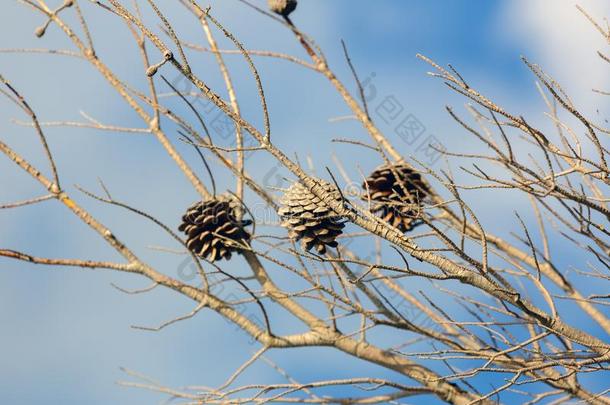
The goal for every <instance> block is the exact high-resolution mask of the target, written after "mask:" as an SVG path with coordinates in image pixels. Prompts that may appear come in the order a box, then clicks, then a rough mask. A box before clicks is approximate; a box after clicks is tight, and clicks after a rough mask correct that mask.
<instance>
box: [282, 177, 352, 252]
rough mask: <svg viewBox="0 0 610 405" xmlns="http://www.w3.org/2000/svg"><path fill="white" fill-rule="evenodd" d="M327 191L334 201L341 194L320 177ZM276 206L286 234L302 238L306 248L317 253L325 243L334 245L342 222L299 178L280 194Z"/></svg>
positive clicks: (338, 198)
mask: <svg viewBox="0 0 610 405" xmlns="http://www.w3.org/2000/svg"><path fill="white" fill-rule="evenodd" d="M319 182H320V185H321V186H322V187H323V188H324V189H325V191H326V192H328V193H331V194H332V195H333V198H335V199H336V200H337V202H341V195H340V194H339V192H338V191H337V190H336V189H335V187H333V186H331V185H330V184H329V183H327V182H325V181H322V180H319ZM281 203H282V207H281V208H280V209H279V211H278V212H279V214H280V217H281V218H282V226H284V227H286V228H288V236H290V237H291V238H293V239H295V240H297V241H298V240H300V241H301V246H302V247H303V249H305V250H311V248H313V247H315V248H316V251H317V252H318V253H319V254H324V253H326V246H330V247H337V241H336V240H335V239H336V238H337V236H338V235H340V234H341V233H342V229H343V227H344V226H345V225H344V224H343V222H339V220H340V218H341V217H339V216H338V215H336V214H335V213H334V212H333V210H332V209H331V208H330V207H329V206H328V205H327V204H326V203H325V202H324V201H322V200H321V199H320V198H318V197H316V196H315V195H314V194H312V193H311V192H310V191H309V190H308V189H307V187H305V186H304V185H302V184H301V183H299V182H296V183H294V184H292V186H290V188H289V189H288V190H287V191H286V193H285V194H284V197H283V198H282V201H281Z"/></svg>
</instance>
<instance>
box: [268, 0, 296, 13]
mask: <svg viewBox="0 0 610 405" xmlns="http://www.w3.org/2000/svg"><path fill="white" fill-rule="evenodd" d="M267 4H268V5H269V9H270V10H271V11H273V12H274V13H277V14H279V15H282V16H284V17H288V15H289V14H290V13H292V12H293V11H294V10H295V9H296V8H297V0H267Z"/></svg>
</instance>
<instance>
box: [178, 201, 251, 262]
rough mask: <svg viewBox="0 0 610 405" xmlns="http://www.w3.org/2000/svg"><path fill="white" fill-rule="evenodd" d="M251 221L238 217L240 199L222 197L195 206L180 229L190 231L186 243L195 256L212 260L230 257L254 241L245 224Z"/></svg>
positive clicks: (183, 220) (200, 202)
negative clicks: (251, 239) (251, 240)
mask: <svg viewBox="0 0 610 405" xmlns="http://www.w3.org/2000/svg"><path fill="white" fill-rule="evenodd" d="M250 224H252V221H249V220H238V219H237V202H236V201H235V200H234V199H233V198H232V197H230V196H219V197H216V198H212V199H209V200H206V201H198V202H196V203H194V204H193V205H191V206H190V207H189V208H188V209H187V211H186V213H185V214H184V215H183V216H182V224H181V225H180V227H178V229H179V230H180V231H181V232H184V233H185V234H186V246H187V247H188V249H189V250H190V251H192V252H193V253H194V254H195V255H197V256H199V257H201V258H205V259H207V260H209V261H211V262H215V261H217V260H221V259H227V260H229V259H230V258H231V254H232V253H234V252H238V253H239V252H240V251H241V247H240V246H243V245H244V244H248V242H249V241H250V234H249V233H248V231H246V229H244V227H245V226H247V225H250Z"/></svg>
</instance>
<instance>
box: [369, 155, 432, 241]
mask: <svg viewBox="0 0 610 405" xmlns="http://www.w3.org/2000/svg"><path fill="white" fill-rule="evenodd" d="M394 173H396V174H397V175H398V179H397V178H396V176H395V175H394ZM367 186H368V192H369V193H370V198H371V202H374V203H375V205H374V206H373V211H374V212H375V213H377V214H379V216H380V217H381V218H382V219H383V220H384V221H386V222H388V223H389V224H391V225H392V226H394V227H396V228H398V229H400V230H401V231H402V232H407V231H410V230H412V229H413V228H415V227H416V226H417V225H419V224H420V223H421V222H420V221H418V220H417V217H418V216H419V210H420V208H421V206H422V201H423V200H424V199H425V198H426V197H427V196H428V194H429V190H428V188H427V186H426V185H425V184H424V182H423V181H422V178H421V175H420V174H419V173H416V172H415V171H413V169H411V168H409V167H407V166H406V165H404V164H397V165H393V166H389V165H384V166H381V167H379V168H378V169H376V170H375V171H374V172H373V173H371V174H370V176H369V177H368V178H367V179H366V180H365V182H364V183H363V184H362V188H363V189H364V190H365V193H366V191H367ZM364 199H368V194H365V196H364Z"/></svg>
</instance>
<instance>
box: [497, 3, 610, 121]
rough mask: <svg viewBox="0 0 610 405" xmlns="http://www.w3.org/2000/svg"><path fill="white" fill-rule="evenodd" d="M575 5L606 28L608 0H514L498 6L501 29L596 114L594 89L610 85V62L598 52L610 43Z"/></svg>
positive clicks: (586, 108) (576, 101) (587, 108)
mask: <svg viewBox="0 0 610 405" xmlns="http://www.w3.org/2000/svg"><path fill="white" fill-rule="evenodd" d="M576 4H578V5H580V6H581V7H583V8H584V9H585V10H586V11H587V12H588V13H589V15H591V16H592V17H593V18H594V19H595V20H596V21H598V23H600V25H602V26H603V27H605V26H606V21H605V20H604V18H605V17H608V16H610V3H609V2H606V1H600V0H584V1H580V2H578V3H575V2H572V1H557V0H533V1H532V0H514V1H509V2H506V6H505V7H504V8H503V9H501V10H500V14H499V17H500V18H499V25H498V30H499V31H500V36H501V37H503V39H506V40H508V41H509V42H511V43H512V45H513V46H516V47H518V48H519V50H520V51H521V52H522V53H523V54H524V56H526V57H527V56H530V57H531V59H532V60H531V61H532V62H535V63H538V64H540V65H541V66H542V67H543V69H545V71H546V72H547V73H549V74H551V75H552V76H553V77H555V78H556V79H557V80H558V81H559V83H560V84H562V85H563V86H564V87H565V90H566V91H567V92H568V94H569V95H570V96H571V97H572V98H573V100H574V102H575V103H576V105H579V106H581V107H582V108H584V109H585V110H588V111H589V112H592V111H595V109H594V108H595V106H596V105H598V104H601V103H600V102H599V101H600V100H599V98H598V97H597V96H593V97H592V94H591V89H592V88H598V89H608V88H609V87H610V65H608V64H607V63H605V62H604V61H602V60H601V59H600V58H599V56H598V55H597V54H596V52H597V51H598V50H601V51H602V52H604V53H607V52H608V44H607V43H606V41H605V40H604V38H603V36H602V35H601V34H600V33H599V32H598V31H597V30H596V29H595V27H594V26H593V25H592V24H591V23H590V22H589V21H588V20H587V19H586V17H585V16H584V15H583V14H581V13H580V12H579V11H578V10H577V8H576ZM534 55H535V57H536V58H540V59H534Z"/></svg>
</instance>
